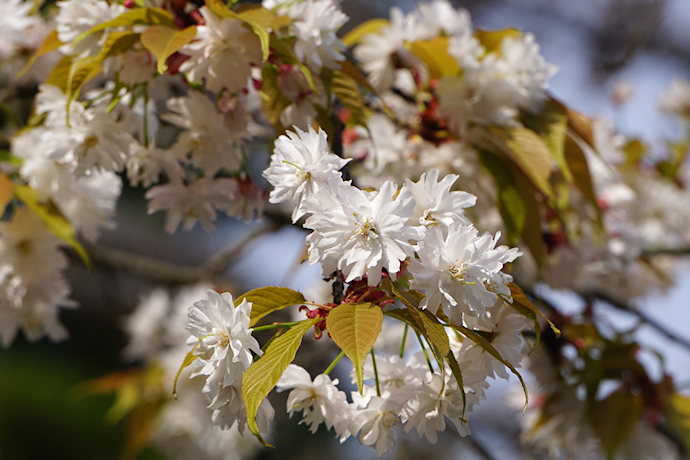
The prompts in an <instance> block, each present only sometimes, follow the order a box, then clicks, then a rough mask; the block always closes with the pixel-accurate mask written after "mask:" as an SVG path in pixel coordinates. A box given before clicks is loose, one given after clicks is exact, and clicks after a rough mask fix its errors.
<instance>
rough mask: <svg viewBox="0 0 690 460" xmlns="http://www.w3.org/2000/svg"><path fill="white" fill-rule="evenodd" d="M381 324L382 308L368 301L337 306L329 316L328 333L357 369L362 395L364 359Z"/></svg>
mask: <svg viewBox="0 0 690 460" xmlns="http://www.w3.org/2000/svg"><path fill="white" fill-rule="evenodd" d="M382 322H383V313H382V312H381V308H379V307H377V306H376V305H374V304H372V303H368V302H367V303H345V304H341V305H338V306H337V307H335V308H334V309H333V310H331V311H330V313H329V314H328V316H327V317H326V327H327V328H328V333H329V334H330V336H331V338H332V339H333V341H334V342H335V343H336V344H338V346H339V347H340V349H341V350H343V351H344V352H345V354H346V355H347V357H348V358H350V361H352V364H353V365H354V367H355V373H356V375H357V388H359V392H360V393H361V392H362V388H363V379H364V377H363V369H364V360H365V359H366V357H367V354H369V352H370V351H371V349H372V348H373V346H374V343H376V339H377V338H378V336H379V333H380V332H381V324H382Z"/></svg>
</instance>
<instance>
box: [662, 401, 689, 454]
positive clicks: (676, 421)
mask: <svg viewBox="0 0 690 460" xmlns="http://www.w3.org/2000/svg"><path fill="white" fill-rule="evenodd" d="M664 402H665V403H666V404H665V406H664V408H665V413H664V415H665V416H666V420H667V422H668V424H669V426H670V427H671V429H672V430H673V431H674V433H675V434H676V435H677V436H678V437H679V438H680V440H682V442H683V444H684V445H685V451H686V452H690V397H687V396H685V395H681V394H678V393H674V394H672V395H670V396H667V397H666V398H664Z"/></svg>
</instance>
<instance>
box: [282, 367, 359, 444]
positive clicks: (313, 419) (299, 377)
mask: <svg viewBox="0 0 690 460" xmlns="http://www.w3.org/2000/svg"><path fill="white" fill-rule="evenodd" d="M336 385H338V379H333V380H331V378H330V377H329V376H328V375H325V374H320V375H317V376H316V378H315V379H314V380H313V381H312V379H311V376H310V375H309V373H308V372H307V371H306V369H304V368H302V367H300V366H297V365H295V364H290V365H289V366H288V367H287V369H285V372H283V376H282V377H281V378H280V380H279V381H278V384H277V385H276V388H277V389H278V391H285V390H289V389H292V391H291V392H290V394H289V395H288V399H287V411H288V414H290V417H292V414H294V413H295V412H296V411H299V410H301V411H302V413H303V417H302V420H301V421H300V424H302V423H304V424H306V425H309V426H310V428H309V431H310V432H312V433H316V430H318V429H319V425H321V424H322V423H323V424H325V425H326V428H328V429H329V430H330V429H331V427H332V426H333V425H339V424H338V421H339V420H342V419H343V417H344V416H346V414H345V413H346V412H347V411H348V410H349V406H348V402H347V395H346V394H345V393H344V392H342V391H340V390H338V387H337V386H336ZM339 431H341V430H339V429H338V427H336V432H339Z"/></svg>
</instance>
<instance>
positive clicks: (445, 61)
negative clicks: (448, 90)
mask: <svg viewBox="0 0 690 460" xmlns="http://www.w3.org/2000/svg"><path fill="white" fill-rule="evenodd" d="M449 42H450V38H448V37H438V38H433V39H431V40H418V41H415V42H412V43H410V44H409V45H408V48H409V49H410V51H411V52H412V54H414V55H415V56H417V57H418V58H419V59H420V60H421V61H422V62H423V63H424V64H426V66H427V68H428V69H429V73H430V74H431V76H432V77H435V78H439V77H443V76H446V75H450V76H453V75H458V74H459V73H460V65H459V64H458V61H456V60H455V58H454V57H453V56H451V55H450V53H448V46H449Z"/></svg>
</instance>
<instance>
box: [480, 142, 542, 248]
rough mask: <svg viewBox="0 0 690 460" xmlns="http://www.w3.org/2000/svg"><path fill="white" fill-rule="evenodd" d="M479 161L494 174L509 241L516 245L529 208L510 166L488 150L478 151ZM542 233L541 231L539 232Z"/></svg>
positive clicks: (500, 209)
mask: <svg viewBox="0 0 690 460" xmlns="http://www.w3.org/2000/svg"><path fill="white" fill-rule="evenodd" d="M477 157H478V159H479V163H480V164H481V165H482V166H483V167H484V168H485V169H486V170H487V171H488V172H489V174H491V176H493V178H494V182H495V184H496V190H497V196H496V199H497V205H498V210H499V212H500V213H501V217H502V219H503V225H504V226H505V229H506V236H507V238H508V243H509V244H511V245H514V244H515V242H516V241H517V238H518V236H519V235H520V233H521V232H522V229H523V228H524V226H525V219H526V217H527V210H526V207H525V203H524V201H523V200H522V196H521V193H520V190H519V189H518V186H517V184H516V182H515V178H514V176H513V173H512V171H511V169H510V166H509V165H508V164H507V163H505V162H503V161H501V160H500V159H499V158H498V157H497V156H496V155H494V154H493V153H491V152H488V151H486V150H483V149H480V150H478V151H477ZM539 235H541V232H539Z"/></svg>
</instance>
